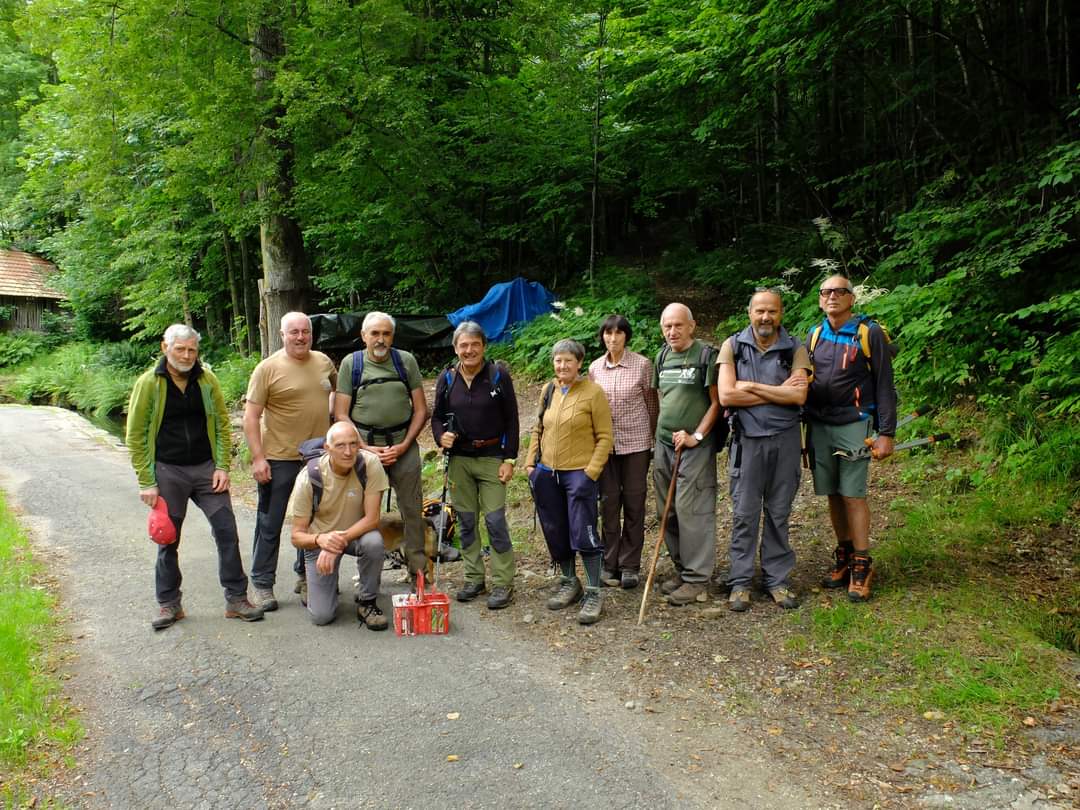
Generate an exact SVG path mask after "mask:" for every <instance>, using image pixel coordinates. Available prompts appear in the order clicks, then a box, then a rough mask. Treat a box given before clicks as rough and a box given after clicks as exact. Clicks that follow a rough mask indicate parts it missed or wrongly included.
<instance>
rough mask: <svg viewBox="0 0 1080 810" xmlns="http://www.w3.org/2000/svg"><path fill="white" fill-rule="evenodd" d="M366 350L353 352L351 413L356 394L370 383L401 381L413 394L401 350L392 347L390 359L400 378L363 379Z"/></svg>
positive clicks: (406, 389)
mask: <svg viewBox="0 0 1080 810" xmlns="http://www.w3.org/2000/svg"><path fill="white" fill-rule="evenodd" d="M365 354H366V350H364V349H360V350H359V351H355V352H353V353H352V402H350V403H349V413H350V414H351V413H352V411H353V408H355V407H356V395H357V393H358V392H359V391H360V389H362V388H367V387H368V386H369V385H378V384H379V383H392V382H400V383H401V384H402V385H404V386H405V391H406V392H408V394H409V395H410V396H411V395H412V389H411V388H409V375H408V374H407V373H406V371H405V364H404V363H403V362H402V360H401V352H399V351H398V350H397V349H395V348H394V347H393V346H391V347H390V361H391V362H392V363H393V364H394V371H396V372H397V375H398V379H396V380H395V379H394V378H393V377H379V378H378V379H377V380H363V381H361V380H362V378H363V376H364V355H365Z"/></svg>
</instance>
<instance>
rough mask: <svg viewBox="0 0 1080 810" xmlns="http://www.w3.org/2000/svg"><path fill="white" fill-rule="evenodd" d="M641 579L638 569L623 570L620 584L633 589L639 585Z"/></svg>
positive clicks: (627, 588)
mask: <svg viewBox="0 0 1080 810" xmlns="http://www.w3.org/2000/svg"><path fill="white" fill-rule="evenodd" d="M640 581H641V580H640V578H639V577H638V572H637V571H623V572H622V579H621V580H620V581H619V584H620V585H622V586H623V588H624V589H626V590H628V591H631V590H633V589H634V588H636V587H637V586H638V583H639V582H640Z"/></svg>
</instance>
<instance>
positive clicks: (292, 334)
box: [244, 312, 337, 611]
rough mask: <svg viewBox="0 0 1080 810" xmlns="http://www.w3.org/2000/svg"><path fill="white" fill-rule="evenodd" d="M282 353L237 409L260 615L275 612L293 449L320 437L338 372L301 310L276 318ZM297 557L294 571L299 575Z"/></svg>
mask: <svg viewBox="0 0 1080 810" xmlns="http://www.w3.org/2000/svg"><path fill="white" fill-rule="evenodd" d="M281 339H282V344H283V346H282V348H281V349H279V350H278V351H276V352H274V353H273V354H272V355H270V356H269V357H267V358H266V359H265V360H263V361H262V362H261V363H259V365H257V366H255V370H254V371H253V372H252V373H251V380H250V381H249V382H248V390H247V396H246V398H245V400H246V401H245V404H244V436H245V437H246V439H247V444H248V449H249V450H250V451H251V475H252V477H253V478H254V479H255V481H256V483H257V484H258V485H259V507H258V514H257V515H256V516H255V542H254V549H253V551H252V560H251V582H252V585H253V586H254V590H255V597H256V599H257V600H258V602H259V603H260V606H261V607H262V609H263V610H264V611H269V610H277V606H278V603H277V599H276V598H275V597H274V583H275V581H276V579H277V560H278V546H279V545H280V543H281V526H282V524H283V523H284V521H285V507H286V506H287V505H288V503H289V495H290V494H291V493H292V489H293V483H294V482H295V481H296V476H297V474H298V473H299V472H300V468H301V467H302V466H303V462H302V460H301V458H300V444H301V442H304V441H307V440H308V439H314V438H316V437H318V436H322V435H323V434H324V433H326V429H327V427H328V426H329V424H330V394H331V392H332V391H333V390H334V387H335V386H336V385H337V371H336V370H335V369H334V364H333V363H332V362H331V360H330V358H329V357H327V356H326V355H325V354H323V353H322V352H315V351H312V350H311V320H310V319H309V318H308V316H307V315H305V314H304V313H303V312H289V313H286V314H285V315H284V316H282V318H281ZM303 570H304V569H303V560H302V557H300V555H298V560H297V566H296V571H297V574H299V575H301V576H303Z"/></svg>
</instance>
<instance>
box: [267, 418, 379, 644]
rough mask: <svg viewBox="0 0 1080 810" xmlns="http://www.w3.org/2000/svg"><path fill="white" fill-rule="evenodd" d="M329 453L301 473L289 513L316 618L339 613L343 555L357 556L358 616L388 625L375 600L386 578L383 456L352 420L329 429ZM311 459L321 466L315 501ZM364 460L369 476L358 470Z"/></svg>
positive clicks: (322, 620) (321, 620) (323, 620)
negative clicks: (363, 444) (366, 443)
mask: <svg viewBox="0 0 1080 810" xmlns="http://www.w3.org/2000/svg"><path fill="white" fill-rule="evenodd" d="M325 447H326V455H324V456H323V457H322V458H320V459H318V460H317V461H314V462H310V463H309V464H308V465H307V466H306V467H305V468H304V469H303V470H301V471H300V474H299V475H298V476H297V477H296V485H295V487H294V488H293V493H292V499H291V500H290V501H289V510H288V511H289V515H290V517H291V518H292V544H293V545H294V546H296V548H298V549H300V550H301V551H303V553H304V561H305V564H306V566H307V582H308V600H307V607H308V611H309V613H310V615H311V621H313V622H314V623H315V624H329V623H330V622H332V621H333V620H334V616H335V614H336V613H337V584H338V569H339V568H340V566H341V555H342V554H350V555H352V556H354V557H356V568H357V571H358V572H359V574H360V585H359V591H358V593H357V601H358V602H359V605H358V606H357V608H356V617H357V619H359V620H360V623H361V624H362V625H364V626H365V627H367V628H369V629H371V630H385V629H386V626H387V621H386V616H385V615H384V614H383V612H382V610H380V609H379V606H378V605H377V604H376V603H375V597H376V596H377V595H378V593H379V581H380V579H381V577H382V566H383V539H382V535H381V534H379V502H380V501H381V500H382V494H383V492H385V491H386V488H387V487H388V486H389V483H388V481H387V478H386V473H385V472H384V471H383V466H382V462H380V461H379V457H378V456H377V455H375V454H374V453H372V452H371V451H369V450H362V449H361V448H360V433H359V432H358V431H357V429H356V428H355V427H354V426H353V424H352V423H351V422H338V423H336V424H335V425H334V426H333V427H331V428H330V430H329V431H328V432H327V434H326V445H325ZM311 464H315V465H317V471H318V476H317V477H318V478H319V479H321V482H319V483H320V484H321V487H319V488H320V489H321V494H320V495H319V497H318V503H317V504H316V503H315V500H316V498H315V494H316V488H317V486H316V485H313V483H312V480H311V478H312V473H311ZM358 464H362V465H363V468H362V469H363V470H364V478H365V481H364V482H361V480H360V478H359V477H358V476H357V474H356V468H357V465H358Z"/></svg>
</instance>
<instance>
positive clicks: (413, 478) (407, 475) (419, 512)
mask: <svg viewBox="0 0 1080 810" xmlns="http://www.w3.org/2000/svg"><path fill="white" fill-rule="evenodd" d="M383 469H384V470H386V477H387V478H389V479H390V486H391V487H393V489H394V496H395V497H396V498H397V505H398V511H400V512H401V520H402V521H403V522H404V523H405V560H406V562H407V563H408V564H409V573H410V574H415V573H416V572H417V571H423V570H424V567H425V566H426V565H427V553H426V552H425V551H424V515H423V508H424V490H423V485H422V482H421V472H422V470H421V463H420V447H419V446H418V445H417V443H416V442H413V443H412V445H411V446H410V447H409V449H408V450H406V451H405V453H404V455H402V456H400V457H399V458H398V460H397V461H395V462H394V463H393V464H391V465H390V466H389V467H383Z"/></svg>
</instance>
